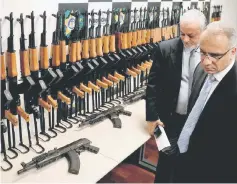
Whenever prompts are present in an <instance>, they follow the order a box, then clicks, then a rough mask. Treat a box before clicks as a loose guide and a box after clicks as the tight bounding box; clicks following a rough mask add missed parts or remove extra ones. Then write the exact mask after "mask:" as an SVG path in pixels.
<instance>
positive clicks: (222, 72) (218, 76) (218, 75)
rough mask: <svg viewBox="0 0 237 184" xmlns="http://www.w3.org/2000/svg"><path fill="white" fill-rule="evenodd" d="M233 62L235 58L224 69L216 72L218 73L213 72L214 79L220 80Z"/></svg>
mask: <svg viewBox="0 0 237 184" xmlns="http://www.w3.org/2000/svg"><path fill="white" fill-rule="evenodd" d="M234 63H235V59H233V61H232V62H231V64H229V66H227V67H226V68H225V69H224V70H222V71H220V72H218V73H215V74H213V76H214V77H215V79H216V80H217V81H218V82H220V81H221V80H222V79H223V78H224V77H225V75H226V74H227V73H228V72H229V71H230V69H231V68H232V67H233V65H234Z"/></svg>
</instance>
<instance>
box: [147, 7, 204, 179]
mask: <svg viewBox="0 0 237 184" xmlns="http://www.w3.org/2000/svg"><path fill="white" fill-rule="evenodd" d="M205 26H206V18H205V16H204V15H203V13H201V12H200V11H199V10H196V9H192V10H188V11H187V12H186V13H184V14H183V16H182V17H181V18H180V33H181V36H180V38H175V39H171V40H168V41H163V42H161V43H160V44H159V47H158V48H157V49H156V50H155V51H154V55H153V65H152V68H151V71H150V74H149V80H148V85H147V91H146V94H147V96H146V121H147V129H148V132H149V133H150V134H151V135H153V133H154V130H155V128H156V126H157V125H161V126H164V128H165V131H166V133H167V135H168V138H169V141H170V143H171V147H169V148H167V149H165V150H162V151H161V152H160V153H159V161H158V164H157V168H156V178H155V183H159V182H161V183H165V182H171V181H172V176H173V170H174V167H173V165H174V159H175V157H176V155H175V150H176V149H177V140H178V137H179V134H180V132H181V130H182V127H183V125H184V123H185V120H186V117H187V105H188V99H189V95H190V93H191V90H190V89H191V84H192V76H193V72H194V69H195V68H196V66H197V65H198V63H199V62H200V54H198V53H197V52H195V51H198V49H199V40H200V34H201V33H202V31H203V30H204V28H205Z"/></svg>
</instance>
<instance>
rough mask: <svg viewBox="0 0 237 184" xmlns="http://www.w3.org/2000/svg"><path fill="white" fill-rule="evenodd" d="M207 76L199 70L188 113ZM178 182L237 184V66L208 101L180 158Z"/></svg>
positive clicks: (197, 70)
mask: <svg viewBox="0 0 237 184" xmlns="http://www.w3.org/2000/svg"><path fill="white" fill-rule="evenodd" d="M206 76H207V74H206V73H205V72H204V71H203V69H202V68H201V67H200V66H198V67H197V68H196V71H195V73H194V80H193V89H192V94H191V96H190V100H189V106H188V111H189V112H190V111H191V109H192V107H193V106H194V104H195V102H196V100H197V98H198V95H199V93H200V90H201V88H202V86H203V83H204V81H205V78H206ZM180 158H181V160H182V162H181V165H180V167H179V168H178V170H179V171H180V173H181V174H180V175H179V176H178V178H179V179H181V180H179V181H178V182H198V183H199V182H213V183H216V182H223V183H225V182H235V183H236V182H237V64H236V62H235V64H234V66H233V67H232V68H231V70H230V71H229V72H228V73H227V74H226V76H225V77H224V78H223V79H222V81H221V82H220V83H219V84H218V86H217V87H216V89H215V90H214V92H213V93H212V95H211V96H210V98H209V100H208V101H207V103H206V105H205V107H204V109H203V111H202V113H201V115H200V117H199V120H198V122H197V124H196V127H195V129H194V131H193V133H192V135H191V137H190V143H189V148H188V151H187V152H186V153H185V154H183V155H182V154H181V156H180Z"/></svg>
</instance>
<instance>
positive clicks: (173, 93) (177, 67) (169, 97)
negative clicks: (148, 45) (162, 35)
mask: <svg viewBox="0 0 237 184" xmlns="http://www.w3.org/2000/svg"><path fill="white" fill-rule="evenodd" d="M153 53H154V54H153V56H152V59H153V64H152V67H151V70H150V74H149V77H148V84H147V89H146V120H147V121H155V120H157V119H161V120H162V121H164V122H165V123H167V122H166V120H168V118H169V117H170V115H172V113H173V112H174V111H175V109H176V105H177V100H178V95H179V90H180V83H181V75H182V53H183V43H182V40H181V39H180V38H175V39H171V40H168V41H164V42H161V43H160V44H159V46H158V47H157V48H155V50H154V52H153Z"/></svg>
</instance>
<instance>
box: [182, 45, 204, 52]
mask: <svg viewBox="0 0 237 184" xmlns="http://www.w3.org/2000/svg"><path fill="white" fill-rule="evenodd" d="M194 50H197V51H199V50H200V47H199V45H197V47H195V48H193V47H191V48H185V47H184V52H186V53H191V52H192V51H194Z"/></svg>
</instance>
